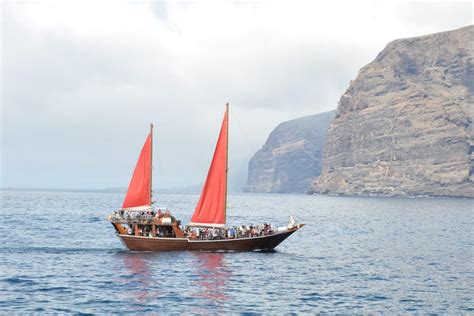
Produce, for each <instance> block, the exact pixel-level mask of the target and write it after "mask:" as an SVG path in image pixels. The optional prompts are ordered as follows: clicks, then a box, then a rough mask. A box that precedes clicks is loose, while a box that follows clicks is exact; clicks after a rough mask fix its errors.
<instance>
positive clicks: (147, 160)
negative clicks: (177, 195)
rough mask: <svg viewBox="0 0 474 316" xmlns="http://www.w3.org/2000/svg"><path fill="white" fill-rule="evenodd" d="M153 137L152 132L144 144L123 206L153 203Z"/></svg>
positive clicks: (130, 206)
mask: <svg viewBox="0 0 474 316" xmlns="http://www.w3.org/2000/svg"><path fill="white" fill-rule="evenodd" d="M151 137H152V136H151V133H150V134H149V135H148V137H147V138H146V141H145V144H144V145H143V148H142V151H141V153H140V157H139V158H138V161H137V165H136V166H135V171H134V172H133V176H132V179H131V180H130V184H129V185H128V190H127V195H126V196H125V200H124V201H123V205H122V208H132V207H137V206H150V205H151V155H152V148H151V146H152V140H151Z"/></svg>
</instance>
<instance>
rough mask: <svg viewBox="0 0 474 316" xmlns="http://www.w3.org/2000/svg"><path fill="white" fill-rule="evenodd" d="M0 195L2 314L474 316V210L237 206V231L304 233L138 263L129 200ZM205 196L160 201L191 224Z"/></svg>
mask: <svg viewBox="0 0 474 316" xmlns="http://www.w3.org/2000/svg"><path fill="white" fill-rule="evenodd" d="M0 194H1V216H2V223H1V224H0V313H1V314H8V313H11V312H15V313H35V312H39V313H41V312H49V313H170V312H185V313H211V314H215V313H228V312H257V313H260V312H261V313H286V312H297V313H390V314H392V313H406V312H413V313H442V314H445V313H449V314H469V313H474V264H473V262H474V260H473V259H474V258H473V256H474V202H473V200H461V199H386V198H349V197H321V196H305V195H257V194H241V195H230V196H229V210H228V215H229V216H228V222H229V224H244V223H245V224H250V223H261V222H272V223H274V224H276V225H283V224H286V223H287V222H288V219H289V216H290V214H291V213H293V214H295V215H296V218H297V220H298V221H299V222H303V223H306V225H307V226H305V227H304V228H303V229H302V230H300V231H298V232H297V233H295V234H294V235H292V236H291V237H290V238H289V239H287V240H286V241H285V242H284V243H283V244H281V245H280V246H279V247H277V248H276V251H274V252H266V253H262V252H249V253H208V252H176V253H140V252H131V251H128V250H126V249H125V248H124V247H123V246H122V244H121V243H120V241H119V240H118V239H117V237H116V236H115V233H114V229H113V227H112V226H111V225H110V224H109V223H108V222H107V221H106V219H105V218H106V216H107V214H108V213H109V212H110V211H112V210H114V209H116V208H117V207H118V206H119V205H120V204H121V200H122V198H123V195H122V194H118V193H90V192H89V193H86V192H19V191H17V192H15V191H3V192H0ZM197 198H198V197H197V196H196V195H171V194H165V195H160V196H156V200H157V201H158V204H159V205H161V206H168V207H169V208H170V209H171V210H172V211H173V213H174V214H176V216H177V217H178V218H180V219H182V220H183V222H187V221H189V219H190V216H191V213H192V210H193V207H194V205H195V203H196V201H197Z"/></svg>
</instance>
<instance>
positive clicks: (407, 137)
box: [312, 26, 474, 197]
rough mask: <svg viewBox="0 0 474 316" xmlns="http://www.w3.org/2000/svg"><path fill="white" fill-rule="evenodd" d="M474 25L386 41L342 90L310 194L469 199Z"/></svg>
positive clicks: (473, 185) (473, 172) (473, 177)
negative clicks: (371, 59)
mask: <svg viewBox="0 0 474 316" xmlns="http://www.w3.org/2000/svg"><path fill="white" fill-rule="evenodd" d="M473 39H474V26H468V27H464V28H461V29H457V30H454V31H449V32H443V33H437V34H432V35H427V36H421V37H416V38H409V39H400V40H396V41H393V42H391V43H389V44H388V45H387V47H385V49H384V50H383V51H382V52H381V53H380V54H379V55H378V56H377V57H376V58H375V60H374V61H373V62H372V63H370V64H368V65H367V66H365V67H363V68H362V69H361V70H360V71H359V74H358V76H357V78H356V79H355V80H354V81H353V82H351V84H350V86H349V88H348V89H347V91H346V92H345V93H344V94H343V95H342V97H341V99H340V101H339V104H338V107H337V114H336V118H335V119H334V121H333V122H332V124H331V126H330V128H329V130H328V135H327V143H326V146H325V152H324V163H323V170H322V173H321V176H320V177H319V178H318V179H317V181H316V182H315V183H314V184H313V186H312V191H313V192H316V193H330V194H347V195H389V196H396V195H429V196H458V197H474V182H473V181H474V153H473V149H474V133H473V127H472V121H473V115H474V97H473V95H474V44H473V42H474V41H473Z"/></svg>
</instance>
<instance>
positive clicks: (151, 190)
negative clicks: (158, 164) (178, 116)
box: [150, 123, 153, 206]
mask: <svg viewBox="0 0 474 316" xmlns="http://www.w3.org/2000/svg"><path fill="white" fill-rule="evenodd" d="M150 138H151V141H150V142H151V145H150V148H151V150H150V206H152V205H153V180H152V179H153V124H152V123H150Z"/></svg>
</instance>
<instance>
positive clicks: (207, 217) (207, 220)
mask: <svg viewBox="0 0 474 316" xmlns="http://www.w3.org/2000/svg"><path fill="white" fill-rule="evenodd" d="M228 114H229V108H228V106H227V108H226V111H225V114H224V120H223V122H222V126H221V131H220V133H219V138H218V140H217V145H216V149H215V151H214V156H213V158H212V162H211V166H210V167H209V172H208V173H207V178H206V182H205V184H204V188H203V189H202V193H201V197H200V198H199V202H198V204H197V206H196V209H195V210H194V215H193V217H192V219H191V223H190V224H191V225H196V226H198V225H203V226H223V225H225V219H226V204H227V140H228V126H229V122H228Z"/></svg>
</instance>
